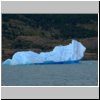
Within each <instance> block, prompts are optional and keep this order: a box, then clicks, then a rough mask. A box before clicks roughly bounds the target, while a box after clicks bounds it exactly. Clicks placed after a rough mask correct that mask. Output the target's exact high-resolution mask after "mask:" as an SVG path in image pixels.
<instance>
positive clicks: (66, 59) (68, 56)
mask: <svg viewBox="0 0 100 100" xmlns="http://www.w3.org/2000/svg"><path fill="white" fill-rule="evenodd" d="M85 50H86V47H84V46H83V45H82V44H81V43H80V42H78V41H76V40H72V42H71V43H69V44H68V45H65V46H63V45H59V46H55V47H54V49H53V50H52V51H50V52H40V53H36V52H33V51H20V52H16V53H15V54H14V55H13V56H12V59H7V60H5V61H4V62H3V64H7V65H18V64H65V63H76V62H79V61H80V60H81V59H82V58H83V57H84V53H85Z"/></svg>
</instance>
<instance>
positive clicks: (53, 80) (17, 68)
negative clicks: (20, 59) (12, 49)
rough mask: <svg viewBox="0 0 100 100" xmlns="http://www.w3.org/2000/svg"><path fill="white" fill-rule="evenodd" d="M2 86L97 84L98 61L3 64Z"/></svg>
mask: <svg viewBox="0 0 100 100" xmlns="http://www.w3.org/2000/svg"><path fill="white" fill-rule="evenodd" d="M1 73H2V76H1V77H2V86H97V85H98V61H81V62H80V63H79V64H61V65H60V64H51V65H14V66H10V65H9V66H8V65H2V72H1Z"/></svg>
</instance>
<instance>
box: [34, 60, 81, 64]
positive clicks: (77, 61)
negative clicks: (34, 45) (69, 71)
mask: <svg viewBox="0 0 100 100" xmlns="http://www.w3.org/2000/svg"><path fill="white" fill-rule="evenodd" d="M79 62H80V60H75V61H60V62H54V61H47V62H43V63H34V64H35V65H44V64H78V63H79Z"/></svg>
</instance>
